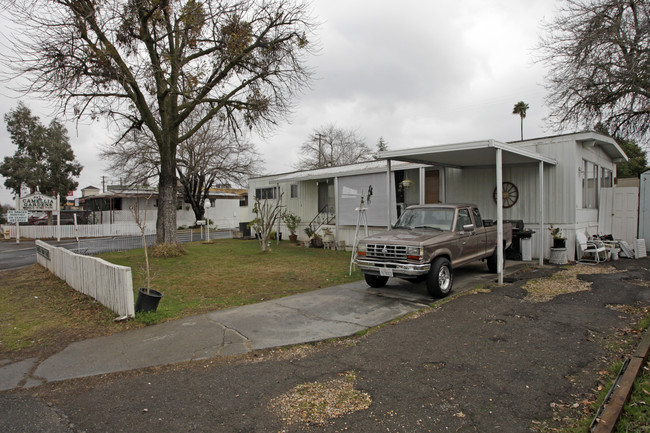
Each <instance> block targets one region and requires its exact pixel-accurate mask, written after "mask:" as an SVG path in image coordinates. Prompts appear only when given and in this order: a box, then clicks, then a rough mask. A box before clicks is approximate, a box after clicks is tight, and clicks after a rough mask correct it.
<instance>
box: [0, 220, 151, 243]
mask: <svg viewBox="0 0 650 433" xmlns="http://www.w3.org/2000/svg"><path fill="white" fill-rule="evenodd" d="M19 227H20V237H21V238H26V239H56V238H57V237H59V230H60V237H61V238H64V239H66V238H77V237H79V238H97V237H106V236H137V235H140V234H141V232H140V228H139V227H138V225H137V224H136V223H129V222H120V223H115V224H83V225H82V224H80V225H78V226H76V227H75V226H73V225H66V226H60V229H59V227H58V226H26V225H21V226H19ZM7 230H8V235H7ZM145 232H146V233H145V234H148V235H150V234H155V233H156V222H155V221H153V222H152V223H151V224H147V226H146V227H145ZM2 233H3V234H4V235H5V238H6V237H7V236H8V237H9V238H11V239H16V233H18V231H17V230H16V225H15V224H11V225H3V226H2Z"/></svg>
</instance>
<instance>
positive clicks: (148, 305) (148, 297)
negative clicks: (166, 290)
mask: <svg viewBox="0 0 650 433" xmlns="http://www.w3.org/2000/svg"><path fill="white" fill-rule="evenodd" d="M162 297H163V294H162V293H160V292H159V291H158V290H154V289H149V293H147V289H146V288H145V287H140V288H139V289H138V299H137V300H136V301H135V312H136V313H137V312H139V311H153V312H156V310H157V309H158V303H159V302H160V299H161V298H162Z"/></svg>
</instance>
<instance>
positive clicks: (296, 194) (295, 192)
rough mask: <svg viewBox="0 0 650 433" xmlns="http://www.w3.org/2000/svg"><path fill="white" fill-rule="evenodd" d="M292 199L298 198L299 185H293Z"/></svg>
mask: <svg viewBox="0 0 650 433" xmlns="http://www.w3.org/2000/svg"><path fill="white" fill-rule="evenodd" d="M291 198H298V185H291Z"/></svg>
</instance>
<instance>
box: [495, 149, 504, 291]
mask: <svg viewBox="0 0 650 433" xmlns="http://www.w3.org/2000/svg"><path fill="white" fill-rule="evenodd" d="M502 161H503V156H502V150H501V149H500V148H497V161H496V166H497V273H498V278H499V285H501V284H503V246H502V245H501V243H502V242H503V167H501V163H502Z"/></svg>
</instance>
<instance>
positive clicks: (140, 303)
mask: <svg viewBox="0 0 650 433" xmlns="http://www.w3.org/2000/svg"><path fill="white" fill-rule="evenodd" d="M149 198H151V195H149V197H147V199H146V200H145V202H144V203H145V205H144V218H142V219H140V211H139V206H138V203H139V201H138V199H136V202H135V203H134V204H133V205H131V206H129V209H130V210H131V214H132V215H133V218H134V219H135V223H136V224H137V225H138V228H140V233H141V235H142V246H143V249H144V269H145V280H146V283H147V285H146V287H140V288H139V289H138V298H137V300H136V302H135V312H136V313H137V312H139V311H143V312H144V311H153V312H155V311H156V310H157V309H158V304H159V303H160V299H161V298H162V297H163V294H162V293H161V292H159V291H158V290H154V289H152V288H151V268H150V266H149V254H148V252H147V239H146V237H145V229H146V226H147V203H148V202H149Z"/></svg>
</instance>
